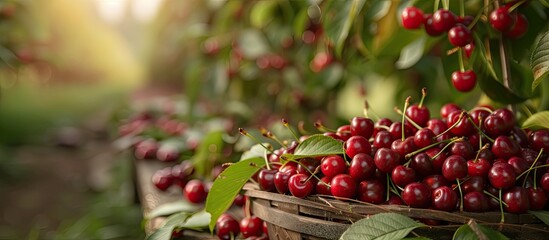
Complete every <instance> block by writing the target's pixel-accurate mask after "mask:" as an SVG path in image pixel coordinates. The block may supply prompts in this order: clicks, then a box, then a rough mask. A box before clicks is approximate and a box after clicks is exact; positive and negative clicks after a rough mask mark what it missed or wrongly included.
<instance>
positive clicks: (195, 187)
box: [184, 179, 208, 203]
mask: <svg viewBox="0 0 549 240" xmlns="http://www.w3.org/2000/svg"><path fill="white" fill-rule="evenodd" d="M184 193H185V198H187V200H189V202H192V203H202V202H204V200H206V196H207V194H208V193H207V192H206V187H205V186H204V183H203V182H202V181H200V180H198V179H193V180H190V181H189V182H188V183H187V185H185V190H184Z"/></svg>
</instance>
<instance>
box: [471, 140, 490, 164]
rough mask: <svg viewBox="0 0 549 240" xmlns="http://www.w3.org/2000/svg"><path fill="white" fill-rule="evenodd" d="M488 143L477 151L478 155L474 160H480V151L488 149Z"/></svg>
mask: <svg viewBox="0 0 549 240" xmlns="http://www.w3.org/2000/svg"><path fill="white" fill-rule="evenodd" d="M488 146H489V145H488V144H486V145H484V146H482V147H481V148H480V149H479V150H478V151H477V155H476V156H475V160H473V162H475V163H477V162H478V156H479V155H480V152H482V150H484V149H487V148H488Z"/></svg>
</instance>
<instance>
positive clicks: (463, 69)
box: [458, 48, 465, 72]
mask: <svg viewBox="0 0 549 240" xmlns="http://www.w3.org/2000/svg"><path fill="white" fill-rule="evenodd" d="M458 58H459V70H460V71H461V72H465V64H464V63H463V48H459V50H458Z"/></svg>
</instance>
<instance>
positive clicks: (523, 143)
mask: <svg viewBox="0 0 549 240" xmlns="http://www.w3.org/2000/svg"><path fill="white" fill-rule="evenodd" d="M509 136H510V137H511V138H513V139H514V140H515V141H516V142H517V143H518V144H519V146H520V147H522V148H527V147H529V146H530V142H529V141H528V136H527V135H526V132H524V130H522V129H521V128H520V127H519V126H513V128H512V129H511V131H510V132H509Z"/></svg>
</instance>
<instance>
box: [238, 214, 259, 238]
mask: <svg viewBox="0 0 549 240" xmlns="http://www.w3.org/2000/svg"><path fill="white" fill-rule="evenodd" d="M240 232H241V233H242V236H243V237H245V238H249V237H253V236H257V237H259V236H261V235H263V221H262V220H261V219H260V218H258V217H257V216H250V217H245V218H243V219H242V220H241V221H240Z"/></svg>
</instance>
